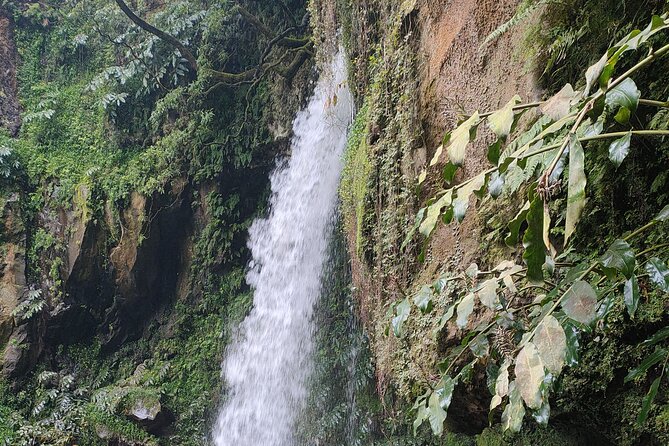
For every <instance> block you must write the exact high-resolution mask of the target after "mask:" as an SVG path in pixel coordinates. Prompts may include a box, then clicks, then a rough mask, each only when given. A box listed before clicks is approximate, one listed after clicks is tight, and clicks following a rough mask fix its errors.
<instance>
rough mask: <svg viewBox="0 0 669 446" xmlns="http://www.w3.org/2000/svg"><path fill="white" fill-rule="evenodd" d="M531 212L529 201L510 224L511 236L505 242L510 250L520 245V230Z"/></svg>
mask: <svg viewBox="0 0 669 446" xmlns="http://www.w3.org/2000/svg"><path fill="white" fill-rule="evenodd" d="M529 210H530V202H529V201H527V202H525V204H524V205H523V207H522V208H521V209H520V211H519V212H518V214H516V216H515V217H514V218H513V220H511V221H510V222H509V230H510V231H511V232H510V233H509V235H508V236H507V237H506V238H505V239H504V242H505V243H506V245H507V246H508V247H509V248H513V247H515V246H516V245H517V244H518V238H519V234H520V228H521V226H522V225H523V223H525V219H526V218H527V213H528V212H529Z"/></svg>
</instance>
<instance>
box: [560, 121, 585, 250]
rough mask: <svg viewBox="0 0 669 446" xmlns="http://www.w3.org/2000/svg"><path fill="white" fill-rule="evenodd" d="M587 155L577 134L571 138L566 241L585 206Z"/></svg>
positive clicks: (574, 228)
mask: <svg viewBox="0 0 669 446" xmlns="http://www.w3.org/2000/svg"><path fill="white" fill-rule="evenodd" d="M586 183H587V180H586V177H585V155H584V153H583V146H582V145H581V143H580V142H579V140H578V138H577V137H576V135H574V134H571V135H570V139H569V185H568V188H567V221H566V223H565V235H564V238H565V242H566V241H567V240H569V237H571V235H572V234H573V233H574V231H575V230H576V224H577V223H578V220H579V219H580V218H581V213H582V212H583V208H584V207H585V185H586Z"/></svg>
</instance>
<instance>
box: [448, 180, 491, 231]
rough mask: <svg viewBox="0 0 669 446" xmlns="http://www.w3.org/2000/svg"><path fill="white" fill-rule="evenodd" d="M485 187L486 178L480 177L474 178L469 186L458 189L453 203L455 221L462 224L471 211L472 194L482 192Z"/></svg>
mask: <svg viewBox="0 0 669 446" xmlns="http://www.w3.org/2000/svg"><path fill="white" fill-rule="evenodd" d="M484 185H485V176H483V175H478V176H476V177H474V178H472V179H471V180H470V181H469V182H468V183H467V184H465V185H464V186H462V187H461V188H459V189H457V197H456V198H455V200H454V201H453V212H454V215H455V219H456V220H457V221H458V222H462V220H464V218H465V214H466V213H467V209H469V198H470V197H471V196H472V194H473V193H474V192H476V191H478V190H480V189H481V188H482V187H483V186H484Z"/></svg>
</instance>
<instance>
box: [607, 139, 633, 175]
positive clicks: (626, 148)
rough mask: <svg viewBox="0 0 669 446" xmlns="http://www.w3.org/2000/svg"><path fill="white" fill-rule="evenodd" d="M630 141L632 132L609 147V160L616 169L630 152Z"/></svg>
mask: <svg viewBox="0 0 669 446" xmlns="http://www.w3.org/2000/svg"><path fill="white" fill-rule="evenodd" d="M631 141H632V132H627V134H626V135H625V136H623V137H622V138H620V139H616V140H615V141H613V142H612V143H611V145H610V146H609V159H610V160H611V162H612V163H613V164H615V166H616V167H620V165H621V164H622V162H623V160H624V159H625V158H626V157H627V154H628V153H629V152H630V143H631Z"/></svg>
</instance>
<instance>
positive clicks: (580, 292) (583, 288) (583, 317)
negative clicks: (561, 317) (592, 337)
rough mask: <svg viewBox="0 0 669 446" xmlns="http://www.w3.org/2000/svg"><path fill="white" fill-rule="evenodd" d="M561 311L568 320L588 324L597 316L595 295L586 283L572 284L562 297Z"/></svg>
mask: <svg viewBox="0 0 669 446" xmlns="http://www.w3.org/2000/svg"><path fill="white" fill-rule="evenodd" d="M562 309H563V310H564V312H565V314H566V315H567V316H568V317H569V318H570V319H573V320H575V321H576V322H580V323H581V324H586V325H587V324H590V323H591V322H592V321H594V320H595V317H596V316H597V293H596V292H595V290H594V289H593V288H592V286H591V285H590V284H589V283H588V282H585V281H583V280H579V281H577V282H574V284H573V285H572V286H571V287H570V288H569V289H568V290H567V292H566V293H565V295H564V301H563V302H562Z"/></svg>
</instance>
